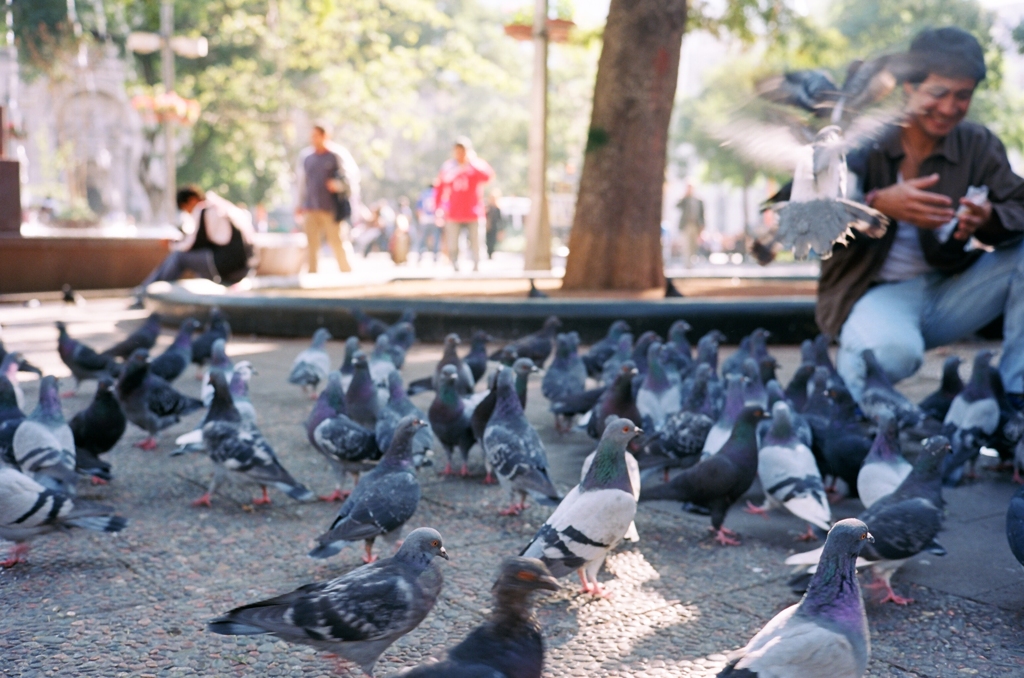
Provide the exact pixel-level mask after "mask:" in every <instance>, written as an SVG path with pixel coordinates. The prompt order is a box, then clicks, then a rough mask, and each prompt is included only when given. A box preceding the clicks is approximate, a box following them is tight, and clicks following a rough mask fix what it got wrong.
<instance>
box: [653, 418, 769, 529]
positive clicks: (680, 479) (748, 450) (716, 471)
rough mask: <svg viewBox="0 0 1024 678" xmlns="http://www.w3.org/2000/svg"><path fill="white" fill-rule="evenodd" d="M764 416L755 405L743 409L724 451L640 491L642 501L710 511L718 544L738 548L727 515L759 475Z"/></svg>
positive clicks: (723, 448)
mask: <svg viewBox="0 0 1024 678" xmlns="http://www.w3.org/2000/svg"><path fill="white" fill-rule="evenodd" d="M764 416H765V413H764V410H762V409H761V408H760V407H758V406H756V405H752V406H750V407H744V408H743V410H742V411H741V412H740V415H739V417H738V418H737V419H736V425H735V426H734V427H733V430H732V435H730V436H729V439H728V440H727V441H726V442H725V444H724V445H723V446H722V449H721V450H720V451H719V452H718V453H717V454H715V455H714V456H712V457H708V458H706V459H702V460H701V461H700V463H698V464H697V465H696V466H691V467H690V468H688V469H685V470H683V471H682V472H681V473H679V475H677V476H676V477H674V478H673V479H672V480H671V482H668V483H665V484H663V485H658V486H655V487H651V488H642V489H641V490H640V501H649V500H652V499H671V500H674V501H680V502H684V503H687V504H693V505H694V506H697V507H702V508H706V509H709V510H710V512H711V528H712V531H713V532H714V533H715V541H717V542H718V543H719V544H722V545H727V546H738V545H739V542H738V541H737V540H735V539H733V538H732V537H734V536H735V533H734V532H733V531H732V530H729V529H726V528H725V527H723V526H722V523H723V522H724V521H725V514H726V513H727V512H728V510H729V507H730V506H732V505H733V504H734V503H735V502H736V500H737V499H739V498H740V497H741V496H743V495H744V494H745V493H746V491H747V490H749V489H750V486H751V485H752V484H753V482H754V478H755V477H756V476H757V461H758V460H757V422H758V421H760V420H761V419H763V418H764Z"/></svg>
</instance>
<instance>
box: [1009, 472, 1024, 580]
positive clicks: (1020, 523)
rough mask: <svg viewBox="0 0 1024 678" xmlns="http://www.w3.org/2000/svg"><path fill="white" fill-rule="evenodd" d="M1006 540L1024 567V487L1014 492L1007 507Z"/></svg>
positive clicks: (1014, 555)
mask: <svg viewBox="0 0 1024 678" xmlns="http://www.w3.org/2000/svg"><path fill="white" fill-rule="evenodd" d="M1006 540H1007V542H1008V543H1009V544H1010V551H1011V552H1013V557H1014V558H1016V559H1017V562H1018V563H1020V564H1021V566H1022V567H1024V487H1022V488H1020V489H1018V490H1017V491H1016V492H1015V493H1014V494H1013V497H1011V498H1010V506H1009V508H1007V509H1006Z"/></svg>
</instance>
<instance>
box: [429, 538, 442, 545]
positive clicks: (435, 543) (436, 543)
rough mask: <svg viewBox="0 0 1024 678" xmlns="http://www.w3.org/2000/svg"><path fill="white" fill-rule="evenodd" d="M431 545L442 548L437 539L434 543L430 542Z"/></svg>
mask: <svg viewBox="0 0 1024 678" xmlns="http://www.w3.org/2000/svg"><path fill="white" fill-rule="evenodd" d="M430 545H431V546H440V544H439V543H438V541H437V540H436V539H435V540H434V541H432V542H430Z"/></svg>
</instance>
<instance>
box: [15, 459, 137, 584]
mask: <svg viewBox="0 0 1024 678" xmlns="http://www.w3.org/2000/svg"><path fill="white" fill-rule="evenodd" d="M127 524H128V521H127V520H125V519H124V518H122V517H121V516H118V515H115V514H114V510H113V509H111V508H109V507H106V506H100V505H99V504H93V503H91V502H88V501H84V500H79V499H73V498H71V497H69V496H68V495H66V494H62V493H60V492H54V491H53V490H48V489H46V488H45V487H43V486H42V485H40V484H39V483H37V482H36V481H35V480H33V479H32V478H30V477H29V476H27V475H25V474H24V473H22V472H21V471H18V470H17V469H13V468H10V467H4V466H0V539H5V540H7V541H13V542H14V543H15V546H14V551H13V553H11V555H10V557H9V558H8V559H7V560H5V561H2V562H0V567H11V566H13V565H15V564H17V563H19V562H24V557H25V554H26V553H28V550H29V546H28V541H29V540H30V539H33V538H34V537H37V536H39V535H41V534H46V533H47V532H54V531H56V530H61V529H67V528H69V527H81V528H84V529H87V530H93V531H95V532H119V531H121V530H123V529H124V528H125V526H126V525H127Z"/></svg>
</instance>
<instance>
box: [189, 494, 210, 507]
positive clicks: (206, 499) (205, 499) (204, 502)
mask: <svg viewBox="0 0 1024 678" xmlns="http://www.w3.org/2000/svg"><path fill="white" fill-rule="evenodd" d="M192 505H193V506H205V507H206V508H213V504H211V503H210V493H209V492H207V493H206V494H204V495H203V496H201V497H199V499H196V500H195V501H194V502H192Z"/></svg>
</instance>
